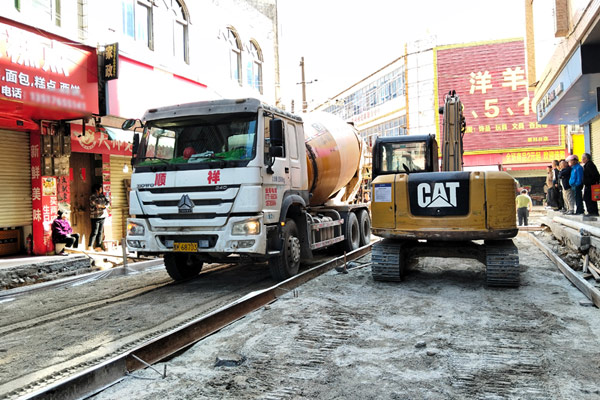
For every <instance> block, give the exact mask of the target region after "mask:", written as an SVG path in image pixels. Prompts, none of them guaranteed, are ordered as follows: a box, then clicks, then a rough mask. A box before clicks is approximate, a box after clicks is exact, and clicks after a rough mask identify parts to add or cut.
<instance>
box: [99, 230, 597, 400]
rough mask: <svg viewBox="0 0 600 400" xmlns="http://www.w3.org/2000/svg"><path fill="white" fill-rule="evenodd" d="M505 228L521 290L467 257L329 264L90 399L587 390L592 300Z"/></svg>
mask: <svg viewBox="0 0 600 400" xmlns="http://www.w3.org/2000/svg"><path fill="white" fill-rule="evenodd" d="M515 241H516V244H517V245H518V247H519V252H520V263H521V277H522V278H521V287H520V288H519V289H493V288H487V287H486V286H485V285H484V277H485V271H484V267H483V265H481V264H479V263H478V262H475V261H471V260H464V259H437V258H426V259H420V260H419V262H418V264H417V265H416V266H414V267H412V268H411V269H410V270H409V272H408V275H407V277H406V280H405V281H404V282H401V283H385V282H375V281H373V279H372V278H371V271H370V267H364V268H361V267H360V266H359V267H357V268H353V269H351V270H350V271H349V273H348V274H342V273H339V272H336V271H335V270H334V271H330V272H328V273H327V274H325V275H322V276H321V277H319V278H317V279H315V280H313V281H311V282H309V283H307V284H306V285H303V286H301V287H300V288H298V289H297V290H296V291H295V292H296V293H295V295H292V294H289V295H286V296H284V297H281V298H280V299H279V301H276V302H275V303H273V304H271V305H269V306H267V307H264V308H261V309H260V310H257V311H256V312H253V313H251V314H250V315H248V316H246V317H245V318H243V319H242V320H240V321H238V322H236V323H233V324H231V325H229V326H227V327H226V328H224V329H222V330H221V331H220V332H218V333H216V334H214V335H212V336H210V337H208V338H206V339H204V340H202V341H201V342H199V343H197V344H196V345H195V346H193V347H192V348H190V349H189V350H188V351H186V352H185V353H183V354H181V355H180V356H178V357H176V358H173V359H170V360H168V361H166V362H164V363H161V364H159V365H156V366H155V369H156V371H155V370H152V369H145V370H141V371H137V372H134V373H133V374H132V375H131V376H129V377H128V378H126V379H125V380H123V381H122V382H121V383H119V384H117V385H114V386H112V387H110V388H108V389H106V390H105V391H104V392H102V393H99V394H97V395H96V396H95V397H94V398H95V399H115V398H144V399H182V398H190V399H191V398H194V399H214V398H223V399H249V398H264V399H300V398H310V399H440V398H444V399H447V398H454V399H464V398H484V399H500V398H509V399H510V398H515V399H517V398H518V399H597V398H598V397H599V396H600V389H598V387H597V385H596V381H597V376H598V373H599V372H600V371H599V367H598V366H599V365H600V352H599V351H598V347H597V343H598V340H599V339H600V338H599V333H600V319H599V318H598V309H596V308H595V307H587V301H586V300H587V299H586V298H585V297H584V296H583V295H582V294H581V293H580V292H579V291H578V290H577V289H576V288H575V287H574V286H572V285H571V283H570V282H569V281H567V280H566V279H565V278H564V276H563V275H562V274H561V273H560V272H559V271H558V269H557V268H556V267H555V266H554V264H552V263H551V262H550V261H549V260H548V259H547V258H546V257H545V255H543V253H542V252H541V251H539V250H538V249H537V247H535V245H534V244H533V243H532V242H531V241H529V240H528V239H527V238H526V237H524V236H519V237H518V238H517V239H516V240H515ZM360 261H361V262H363V263H368V262H369V259H368V257H366V258H363V259H362V260H360ZM358 264H360V263H358ZM160 307H161V305H160V304H156V311H157V312H160ZM219 360H221V361H222V362H219ZM165 365H166V367H167V368H166V371H167V376H166V378H163V377H162V376H161V375H160V374H159V373H158V372H157V371H160V372H161V373H162V371H163V370H164V368H165Z"/></svg>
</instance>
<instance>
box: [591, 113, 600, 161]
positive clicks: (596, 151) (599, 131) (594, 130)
mask: <svg viewBox="0 0 600 400" xmlns="http://www.w3.org/2000/svg"><path fill="white" fill-rule="evenodd" d="M590 142H591V143H590V144H591V147H592V161H593V162H594V164H596V165H600V119H597V120H595V121H594V122H592V125H591V126H590Z"/></svg>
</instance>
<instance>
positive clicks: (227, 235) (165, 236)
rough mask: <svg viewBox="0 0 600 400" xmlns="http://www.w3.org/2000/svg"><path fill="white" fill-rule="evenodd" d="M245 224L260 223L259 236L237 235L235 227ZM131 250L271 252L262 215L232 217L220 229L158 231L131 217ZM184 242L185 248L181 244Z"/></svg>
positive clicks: (139, 219) (128, 247) (256, 253)
mask: <svg viewBox="0 0 600 400" xmlns="http://www.w3.org/2000/svg"><path fill="white" fill-rule="evenodd" d="M245 221H257V222H258V225H259V226H260V232H258V233H256V234H239V235H238V234H233V232H232V230H233V227H234V225H236V224H240V223H244V222H245ZM132 224H133V225H134V226H135V229H133V230H132V229H129V228H128V232H127V249H128V250H129V251H136V252H142V253H169V252H173V251H184V252H189V251H188V250H186V249H190V248H195V249H196V250H195V251H194V252H197V253H214V254H215V255H216V254H219V255H222V254H229V253H239V254H247V255H261V256H263V255H265V253H266V250H267V232H266V231H267V229H266V227H265V225H264V224H263V217H262V215H259V216H255V217H231V218H229V221H228V222H227V224H226V225H225V226H223V227H219V228H210V227H208V228H204V227H203V228H201V229H197V228H178V227H175V226H174V227H170V228H156V229H151V226H150V223H149V222H148V220H147V219H143V218H129V219H128V220H127V225H128V227H129V226H131V225H132ZM180 243H184V244H185V245H184V246H181V245H179V244H180Z"/></svg>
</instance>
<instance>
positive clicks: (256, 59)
mask: <svg viewBox="0 0 600 400" xmlns="http://www.w3.org/2000/svg"><path fill="white" fill-rule="evenodd" d="M247 49H248V55H249V57H248V63H247V71H246V75H247V80H248V86H250V87H252V88H254V89H256V90H257V91H258V92H259V93H260V94H262V93H263V83H262V65H263V55H262V51H261V50H260V47H259V46H258V44H257V43H256V42H255V41H254V40H251V41H250V42H249V43H248V47H247Z"/></svg>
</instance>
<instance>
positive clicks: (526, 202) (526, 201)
mask: <svg viewBox="0 0 600 400" xmlns="http://www.w3.org/2000/svg"><path fill="white" fill-rule="evenodd" d="M515 204H516V207H517V217H518V218H519V226H522V225H525V226H527V225H528V219H529V212H530V211H531V207H532V203H531V197H529V195H528V194H527V189H523V190H521V194H520V195H518V196H517V198H516V200H515Z"/></svg>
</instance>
